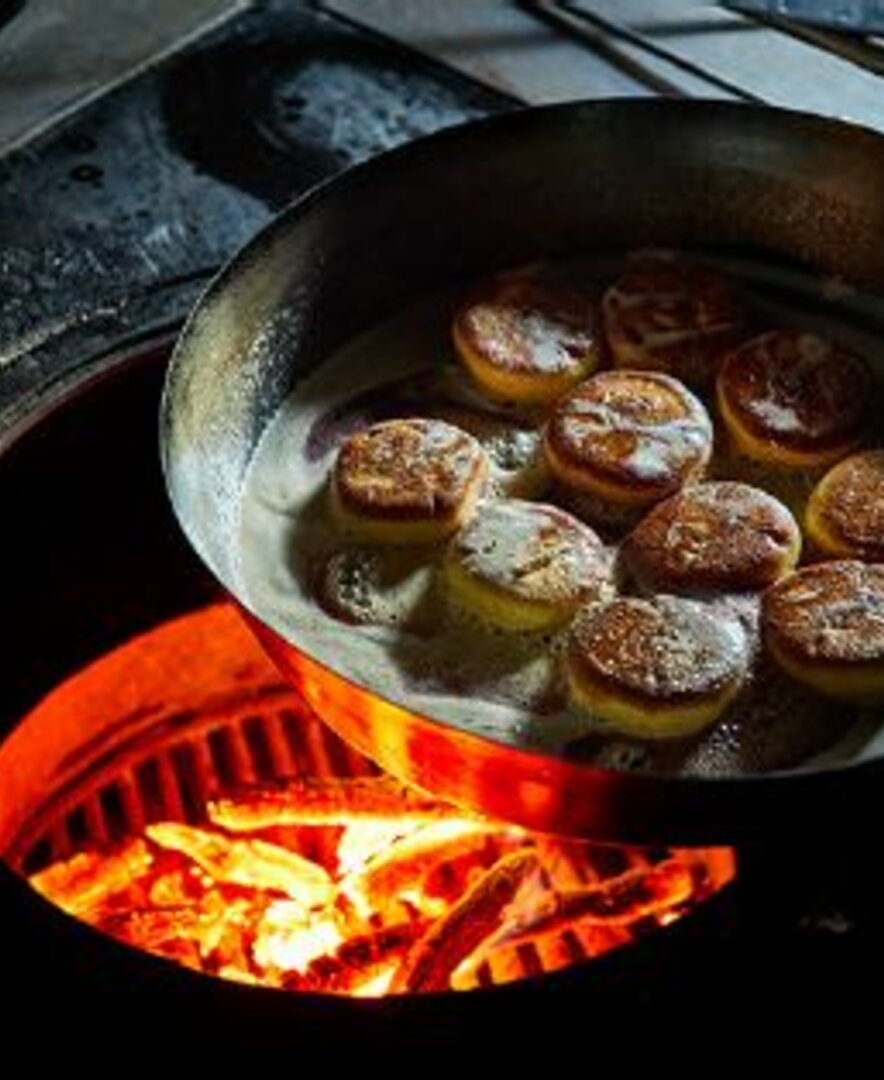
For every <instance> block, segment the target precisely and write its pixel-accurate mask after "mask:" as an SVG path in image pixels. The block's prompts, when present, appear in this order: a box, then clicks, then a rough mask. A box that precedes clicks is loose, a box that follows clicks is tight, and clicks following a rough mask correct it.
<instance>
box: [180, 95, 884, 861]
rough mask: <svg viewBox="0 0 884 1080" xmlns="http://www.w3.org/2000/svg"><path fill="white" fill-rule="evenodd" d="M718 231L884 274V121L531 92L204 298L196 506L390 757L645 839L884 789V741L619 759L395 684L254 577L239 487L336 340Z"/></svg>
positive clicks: (387, 158)
mask: <svg viewBox="0 0 884 1080" xmlns="http://www.w3.org/2000/svg"><path fill="white" fill-rule="evenodd" d="M709 245H711V246H713V247H715V248H719V249H721V248H724V249H730V250H737V251H750V252H752V253H753V255H754V257H756V258H761V259H766V258H770V259H773V260H778V261H786V262H788V263H797V264H800V265H802V266H805V267H810V268H813V269H814V270H815V271H817V272H818V273H820V274H823V275H837V276H839V277H841V278H843V279H845V280H846V281H849V282H850V283H852V284H855V285H856V286H858V287H860V288H862V289H864V290H866V291H868V292H869V293H871V294H881V295H884V137H881V136H879V135H877V134H875V133H872V132H870V131H866V130H863V129H860V128H857V127H852V126H848V125H846V124H843V123H840V122H838V121H833V120H825V119H821V118H818V117H811V116H806V115H802V114H797V113H792V112H786V111H780V110H774V109H768V108H756V107H754V106H746V105H733V104H725V103H719V102H703V101H605V102H593V103H575V104H567V105H562V106H552V107H544V108H538V109H526V110H523V111H519V112H515V113H511V114H507V115H504V116H499V117H494V118H492V119H489V120H484V121H480V122H478V123H473V124H469V125H465V126H463V127H460V128H457V129H451V130H448V131H445V132H442V133H440V134H437V135H434V136H431V137H430V138H427V139H424V140H420V141H418V142H415V143H412V144H410V145H408V146H406V147H403V148H400V149H398V150H395V151H392V152H390V153H388V154H386V155H383V156H381V157H378V158H376V159H374V160H372V161H370V162H368V163H366V164H364V165H361V166H359V167H357V168H354V169H352V170H351V171H349V172H347V173H345V174H342V175H341V176H339V177H337V178H335V179H334V180H332V181H330V182H328V183H327V184H325V185H323V186H320V187H319V188H317V189H314V190H313V191H311V192H310V193H308V194H307V195H306V196H305V197H304V198H302V199H300V200H299V201H298V202H296V203H295V204H293V205H292V206H291V207H289V208H288V209H287V210H286V211H285V212H284V213H282V214H281V215H280V216H279V217H278V218H277V219H275V220H274V221H273V222H272V223H271V224H270V225H269V226H268V227H267V228H266V229H264V230H263V231H262V232H261V233H259V234H258V236H257V237H255V239H254V240H252V242H251V243H250V244H248V246H247V247H246V248H244V249H243V250H242V251H241V252H240V253H239V254H238V255H237V256H236V257H235V258H234V259H233V261H232V262H231V263H230V264H229V265H228V266H227V267H226V268H225V269H224V270H223V271H222V272H221V273H220V274H219V276H218V277H217V278H216V279H215V280H214V282H213V283H212V284H211V285H210V286H209V288H208V290H207V291H206V293H205V295H204V296H203V297H202V299H201V300H200V302H199V303H198V305H197V306H196V309H195V310H194V312H193V313H192V315H191V318H190V319H189V321H188V323H187V325H186V327H185V329H184V331H183V333H182V335H181V338H180V341H179V343H178V346H177V349H176V351H175V354H174V357H173V359H172V362H171V366H170V369H169V373H168V381H167V385H166V390H165V395H164V400H163V404H162V418H161V442H162V456H163V463H164V468H165V474H166V478H167V483H168V489H169V492H170V496H171V500H172V503H173V506H174V509H175V512H176V513H177V516H178V518H179V520H180V522H181V525H182V526H183V528H184V531H185V532H186V534H187V536H188V537H189V538H190V541H191V542H192V544H193V546H194V548H195V549H196V551H197V552H198V553H199V555H200V556H201V557H202V559H203V560H204V561H205V562H206V564H207V565H208V566H209V567H210V569H211V570H212V571H213V572H214V574H215V575H216V576H217V578H218V579H219V581H220V582H221V583H222V584H223V586H224V587H225V588H226V589H227V590H228V591H229V593H230V594H231V595H232V596H233V597H235V598H236V599H237V600H238V602H239V603H240V605H241V606H242V608H243V610H244V612H245V614H246V617H247V618H248V619H249V621H250V622H251V624H252V627H253V629H254V631H255V632H256V634H257V635H258V637H259V639H260V640H261V642H262V643H263V645H264V646H265V648H266V649H267V651H268V652H269V653H270V655H271V656H272V657H273V658H274V659H275V661H276V662H277V663H278V665H279V666H280V667H281V669H282V670H283V671H284V672H285V673H286V674H287V675H288V676H289V678H290V679H291V680H292V682H293V683H294V684H295V686H296V687H297V688H298V689H299V691H300V693H301V694H302V695H303V698H304V699H305V700H306V702H307V703H308V705H309V706H310V707H311V708H313V709H314V710H315V711H316V712H317V713H318V714H319V715H320V716H321V717H322V718H323V719H324V720H325V721H326V722H327V723H328V724H329V725H330V726H331V727H333V728H334V729H335V730H336V731H337V732H338V733H339V734H340V735H342V736H343V737H344V738H345V739H346V740H348V741H349V742H350V743H351V744H353V745H354V746H355V747H356V748H357V749H359V750H361V751H362V752H364V753H366V754H368V755H369V756H370V757H372V758H373V759H374V760H375V761H377V762H378V763H379V764H380V765H381V766H382V767H383V768H385V769H387V770H388V771H390V772H391V773H393V774H395V775H397V776H399V777H401V778H402V779H404V780H406V781H409V782H412V783H414V784H416V785H418V786H420V787H422V788H424V789H427V790H430V791H433V792H435V793H438V794H439V795H440V796H443V797H446V798H448V799H450V800H452V801H454V802H456V803H459V804H461V805H464V806H468V807H472V808H475V809H477V810H481V811H484V812H487V813H489V814H491V815H494V816H496V817H500V818H504V819H507V820H510V821H514V822H518V823H521V824H524V825H526V826H529V827H531V828H535V829H539V830H542V831H547V832H554V833H560V834H571V835H575V836H583V837H592V838H596V839H611V840H615V839H616V840H627V841H632V842H647V843H653V842H665V843H684V844H688V843H711V842H728V843H729V842H735V841H741V840H747V839H750V838H752V837H757V836H763V835H766V834H768V833H769V832H770V831H771V830H774V829H781V828H782V829H786V830H790V829H802V830H807V829H812V828H816V827H818V826H819V825H820V824H822V823H825V824H826V826H827V827H828V828H831V827H832V825H833V823H834V824H835V825H836V827H842V826H843V827H844V828H849V827H850V826H851V821H855V820H856V817H857V815H860V814H863V815H864V814H868V813H870V812H872V810H873V809H874V807H875V804H876V801H877V799H878V797H879V794H878V793H879V792H880V790H881V788H880V784H881V780H882V775H884V774H882V761H884V739H881V738H874V737H872V738H870V739H868V740H866V741H865V742H864V743H863V744H862V745H861V746H859V747H858V748H857V749H856V752H855V753H854V754H853V755H852V756H850V757H848V758H847V759H846V760H837V761H835V762H834V763H833V762H830V763H826V764H824V763H822V762H821V761H815V762H813V763H812V764H808V763H803V764H801V765H799V766H798V767H796V768H792V769H787V770H779V771H775V772H764V773H761V772H747V773H739V774H731V775H724V776H694V775H683V774H668V773H664V772H657V773H655V772H634V771H630V770H629V769H626V768H624V769H618V768H599V767H598V766H597V765H594V764H587V763H585V762H581V761H580V760H574V759H571V758H569V757H567V756H566V755H565V756H563V755H561V754H557V753H548V752H546V751H543V750H538V749H537V748H536V747H533V748H532V747H528V746H513V745H510V744H508V743H507V744H504V743H502V742H498V741H496V740H495V739H493V738H491V737H489V736H488V735H485V734H480V733H478V732H476V731H470V730H465V729H464V728H462V727H457V726H454V725H452V724H448V723H444V722H440V721H439V720H435V719H433V718H431V717H427V716H424V715H420V714H418V713H416V712H412V711H410V710H409V709H408V708H407V707H406V705H405V704H402V703H400V704H396V703H394V702H392V701H387V700H383V699H382V698H380V697H379V696H378V695H377V694H376V693H374V692H372V691H371V690H370V689H368V688H367V687H365V686H360V685H357V684H355V683H353V682H351V681H349V680H348V679H347V678H345V677H344V676H343V675H342V674H341V673H340V672H339V671H336V670H334V665H332V666H329V665H328V664H324V663H321V662H320V661H319V660H317V659H316V658H315V657H314V656H311V655H310V654H309V652H308V651H306V650H305V649H304V648H303V647H298V646H297V645H296V644H295V643H294V642H292V641H289V640H287V639H286V638H285V637H283V635H282V634H281V633H280V632H279V631H278V630H277V629H274V628H273V626H271V625H270V624H269V621H268V619H267V618H265V613H264V612H262V611H261V610H257V609H255V608H254V606H253V602H252V601H251V600H250V597H249V595H248V594H247V591H246V590H245V588H244V586H243V579H242V568H241V566H240V564H239V556H238V545H237V530H238V528H239V507H240V497H241V492H242V488H243V483H244V478H245V475H246V471H247V469H248V467H249V463H250V461H251V460H252V457H253V454H254V452H255V449H256V445H257V443H258V441H259V439H260V438H261V436H262V434H263V432H264V431H265V430H266V428H267V425H268V424H269V422H270V421H271V419H272V418H273V417H274V415H275V414H276V412H277V410H278V409H279V407H280V405H281V403H282V402H283V400H284V399H285V398H286V396H287V395H288V394H289V393H290V391H291V390H292V388H293V387H294V386H296V385H297V383H298V382H299V380H301V379H302V378H303V377H304V376H305V375H306V374H307V373H309V372H311V371H312V370H314V369H315V367H316V366H317V365H318V364H319V363H320V362H321V361H322V360H323V359H324V358H326V357H327V356H328V355H329V354H330V353H332V352H333V351H334V350H335V349H336V348H338V347H340V346H342V345H343V344H344V343H346V342H347V341H349V340H351V339H352V338H353V337H354V336H355V335H357V334H358V333H359V332H360V331H363V330H365V329H367V328H369V327H371V326H373V325H375V324H377V323H379V322H380V321H382V320H383V319H384V318H386V317H388V316H390V315H392V314H393V313H394V312H397V311H399V310H401V309H403V308H404V307H406V306H407V305H409V304H411V303H413V302H415V301H418V300H420V299H422V298H425V297H427V296H430V295H433V294H434V293H438V292H439V291H440V290H443V289H445V288H446V287H451V286H452V285H453V284H454V283H458V282H463V281H465V280H467V279H469V278H472V277H475V276H477V275H481V274H485V273H489V272H492V271H494V270H497V269H500V268H502V267H507V266H512V265H517V264H519V263H523V262H526V261H529V260H534V259H537V258H538V257H547V256H548V257H557V256H564V255H568V254H573V253H575V252H586V251H593V250H597V249H598V250H603V249H620V250H628V249H635V248H643V247H648V246H657V247H661V246H662V247H667V246H668V247H678V248H692V247H697V246H709ZM870 808H871V809H870Z"/></svg>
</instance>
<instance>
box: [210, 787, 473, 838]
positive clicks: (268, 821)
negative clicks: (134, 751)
mask: <svg viewBox="0 0 884 1080" xmlns="http://www.w3.org/2000/svg"><path fill="white" fill-rule="evenodd" d="M451 815H452V808H451V807H450V806H449V805H448V804H447V803H443V802H440V801H439V800H438V799H433V798H431V797H430V796H428V795H422V794H421V793H419V792H416V791H414V789H413V788H408V787H406V786H405V785H404V784H402V783H400V782H399V781H398V780H394V779H393V778H392V777H389V776H359V777H333V778H330V779H317V778H313V777H297V778H295V779H292V780H287V781H285V782H283V783H279V784H273V785H266V786H262V787H255V788H251V789H249V790H248V791H245V792H243V793H242V794H241V795H237V796H230V797H227V798H223V799H217V800H215V801H214V802H212V803H210V804H209V818H210V820H211V821H212V822H213V823H214V824H215V825H220V826H221V827H222V828H224V829H230V830H231V831H232V832H253V831H255V830H258V829H266V828H270V827H273V826H279V825H347V824H349V822H350V821H351V820H352V819H353V818H381V819H395V820H396V821H398V822H401V823H402V824H403V825H408V824H410V823H413V822H426V821H435V820H438V819H439V818H448V817H451Z"/></svg>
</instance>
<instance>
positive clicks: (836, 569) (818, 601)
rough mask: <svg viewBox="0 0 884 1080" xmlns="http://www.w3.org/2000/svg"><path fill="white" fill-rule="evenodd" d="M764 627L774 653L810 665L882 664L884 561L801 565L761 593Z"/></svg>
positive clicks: (872, 666) (858, 665)
mask: <svg viewBox="0 0 884 1080" xmlns="http://www.w3.org/2000/svg"><path fill="white" fill-rule="evenodd" d="M762 626H763V629H764V635H765V640H766V641H767V642H768V644H769V645H770V646H772V647H773V649H774V651H775V653H779V654H780V655H782V656H785V657H786V658H787V660H791V661H793V662H794V663H795V664H796V665H799V666H803V667H812V668H836V669H837V668H844V667H845V666H846V667H849V668H853V669H855V668H859V667H870V668H874V669H878V668H880V667H881V666H882V665H884V564H881V563H862V562H859V561H857V560H853V559H844V560H839V561H833V562H825V563H817V564H815V565H813V566H805V567H803V568H802V569H800V570H797V571H796V572H795V573H794V574H790V575H789V576H788V577H786V578H783V580H782V581H779V582H777V584H776V585H774V586H772V587H771V588H770V589H768V591H767V592H766V593H765V595H764V602H763V605H762Z"/></svg>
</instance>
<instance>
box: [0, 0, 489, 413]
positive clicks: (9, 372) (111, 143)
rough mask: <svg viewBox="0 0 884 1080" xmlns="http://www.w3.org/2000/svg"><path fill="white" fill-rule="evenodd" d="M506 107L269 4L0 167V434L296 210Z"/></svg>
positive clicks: (384, 47) (150, 326) (160, 319)
mask: <svg viewBox="0 0 884 1080" xmlns="http://www.w3.org/2000/svg"><path fill="white" fill-rule="evenodd" d="M508 104H510V103H509V102H508V101H507V99H505V98H504V97H503V95H501V94H500V93H496V92H493V91H491V90H487V89H485V88H483V87H480V86H478V85H476V84H473V83H472V82H469V81H468V80H466V79H464V78H463V77H461V76H459V75H457V74H455V73H452V72H450V71H448V70H446V69H444V68H442V67H440V66H438V65H435V64H433V63H431V62H430V61H425V60H420V59H418V58H415V57H414V56H412V55H411V54H407V53H405V51H404V50H402V49H399V48H397V47H396V46H394V45H391V44H389V43H385V42H382V41H381V40H380V39H378V38H376V37H374V36H372V35H370V34H367V33H365V32H362V31H358V30H356V29H353V28H351V27H349V26H347V25H345V24H344V23H342V22H341V21H339V20H337V19H335V18H333V17H330V16H325V15H322V14H320V13H317V12H315V11H311V10H310V9H309V8H307V7H306V6H304V5H302V4H298V3H292V2H286V0H272V2H270V3H267V4H262V5H261V7H260V8H259V9H253V10H250V11H248V12H246V13H245V14H244V15H242V16H241V17H239V18H236V19H234V20H230V21H228V22H226V23H225V24H224V25H223V26H221V27H220V28H218V29H217V30H215V31H214V32H212V33H210V34H208V35H207V36H205V37H204V38H203V39H202V40H200V42H199V43H198V44H196V45H194V46H191V47H189V48H188V49H186V50H185V51H184V52H183V53H182V54H181V55H179V56H177V57H176V58H174V59H173V60H171V61H169V62H167V63H165V64H163V65H161V66H159V67H157V68H155V69H154V70H152V71H150V72H148V73H146V74H144V75H142V76H141V77H139V78H137V79H136V80H135V81H133V82H130V83H129V84H127V85H126V86H124V87H122V88H120V89H117V90H114V91H112V92H111V93H109V94H108V95H106V96H105V97H104V98H103V99H102V100H101V101H100V102H98V103H96V104H94V105H92V106H90V107H88V108H86V109H84V110H82V111H81V112H80V113H79V114H78V115H77V116H76V117H75V118H74V119H73V120H71V121H69V122H68V123H66V124H65V125H64V126H63V127H62V128H61V129H60V130H58V131H54V132H51V133H48V134H46V135H44V136H41V137H40V138H38V139H36V140H34V141H32V142H31V143H29V144H28V145H27V146H26V147H25V148H23V149H20V150H18V151H16V152H14V153H12V154H10V155H8V156H7V157H6V158H5V159H0V292H2V295H3V297H4V302H3V304H2V305H0V429H2V427H3V426H4V424H5V423H9V422H11V421H12V420H13V419H14V418H15V417H16V415H18V414H20V413H21V411H22V410H23V409H27V408H28V407H29V403H30V402H31V400H32V396H33V395H34V394H35V393H39V392H40V391H41V390H42V389H43V388H45V386H46V385H47V384H48V383H51V382H54V381H55V380H59V379H64V378H66V377H68V376H70V375H72V374H73V372H75V371H76V369H77V368H78V367H80V366H81V365H82V364H84V363H86V362H91V361H92V360H94V359H95V358H96V357H98V356H100V355H104V354H107V353H109V352H111V351H113V350H114V349H115V348H117V347H118V346H119V345H120V344H121V343H123V342H126V341H130V340H132V339H133V338H137V337H141V336H144V335H147V334H152V333H155V332H156V331H157V330H159V329H161V328H163V327H168V326H174V325H177V324H178V323H180V321H181V319H182V318H183V316H184V315H185V314H186V312H187V310H188V309H189V307H190V306H191V304H192V303H193V301H194V299H195V298H196V295H197V294H198V292H199V291H200V289H201V288H202V287H203V285H204V284H205V282H206V280H207V279H208V278H209V277H210V276H211V274H212V273H214V271H215V270H216V269H217V268H218V267H219V266H220V265H221V263H223V262H224V261H225V260H226V259H227V258H228V257H229V256H230V255H231V254H232V253H233V252H234V251H235V250H236V249H237V248H238V247H240V246H241V245H242V244H243V243H244V242H245V241H246V240H247V239H248V238H249V237H250V236H252V234H253V233H254V232H255V231H256V230H257V229H258V228H259V227H260V226H261V225H263V224H264V223H265V222H266V221H267V220H268V219H269V218H270V217H271V215H272V214H273V213H274V211H276V210H278V209H280V208H281V207H282V206H284V205H285V204H286V203H287V202H288V201H290V200H291V199H292V198H293V197H294V196H295V195H297V194H299V193H300V192H302V191H304V190H305V189H307V188H308V187H310V186H312V185H313V184H315V183H317V182H318V181H320V180H322V179H323V178H325V177H327V176H329V175H330V174H332V173H334V172H336V171H338V170H339V169H341V168H344V167H346V166H347V165H350V164H353V163H355V162H357V161H359V160H361V159H363V158H366V157H368V156H370V155H371V154H374V153H377V152H378V151H381V150H384V149H387V148H389V147H392V146H395V145H396V144H397V143H401V142H404V141H406V140H409V139H412V138H415V137H416V136H419V135H422V134H426V133H429V132H431V131H434V130H436V129H438V128H441V127H444V126H446V125H450V124H456V123H459V122H462V121H465V120H469V119H471V118H474V117H477V116H481V115H484V114H486V113H488V112H489V111H492V110H496V109H501V108H504V107H506V106H507V105H508Z"/></svg>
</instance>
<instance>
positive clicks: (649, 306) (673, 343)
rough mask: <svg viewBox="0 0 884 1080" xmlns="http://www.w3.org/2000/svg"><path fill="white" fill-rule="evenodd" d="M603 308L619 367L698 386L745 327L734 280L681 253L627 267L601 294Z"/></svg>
mask: <svg viewBox="0 0 884 1080" xmlns="http://www.w3.org/2000/svg"><path fill="white" fill-rule="evenodd" d="M602 315H603V318H604V326H605V335H606V337H607V340H608V345H609V346H610V349H611V352H612V354H613V356H614V363H615V365H616V366H617V367H621V368H630V369H634V370H643V369H644V370H651V371H664V372H667V373H668V374H670V375H673V376H674V377H675V378H677V379H680V380H681V381H682V382H685V383H687V384H688V385H689V386H695V387H701V388H702V387H704V386H708V385H709V384H711V383H712V382H713V380H714V378H715V374H716V372H717V370H718V368H719V367H720V365H721V363H722V361H723V360H724V357H725V356H726V355H727V353H728V352H729V351H730V350H731V349H732V348H733V347H734V346H735V345H736V344H738V342H739V341H740V340H742V339H743V338H744V337H745V336H746V334H747V330H746V316H745V311H744V309H743V304H742V303H741V301H740V298H739V295H738V292H737V289H736V286H735V285H734V284H733V283H732V282H730V281H729V280H728V279H727V278H725V277H722V276H721V275H720V274H717V273H715V272H714V271H713V270H710V269H708V268H707V267H704V266H698V265H696V264H694V263H690V262H686V261H683V260H680V259H679V260H676V259H672V260H670V259H666V260H663V259H660V260H658V261H655V262H653V263H646V264H643V265H639V266H636V267H635V268H633V269H631V270H629V271H627V273H626V274H624V276H623V277H622V278H620V280H619V281H617V282H615V284H614V285H612V286H611V287H610V288H609V289H608V291H607V292H606V293H605V295H604V297H603V299H602Z"/></svg>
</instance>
